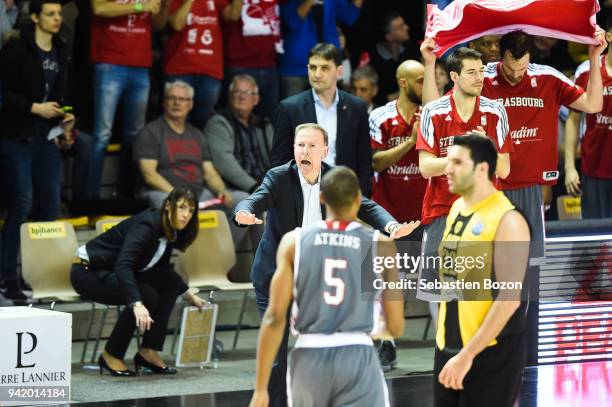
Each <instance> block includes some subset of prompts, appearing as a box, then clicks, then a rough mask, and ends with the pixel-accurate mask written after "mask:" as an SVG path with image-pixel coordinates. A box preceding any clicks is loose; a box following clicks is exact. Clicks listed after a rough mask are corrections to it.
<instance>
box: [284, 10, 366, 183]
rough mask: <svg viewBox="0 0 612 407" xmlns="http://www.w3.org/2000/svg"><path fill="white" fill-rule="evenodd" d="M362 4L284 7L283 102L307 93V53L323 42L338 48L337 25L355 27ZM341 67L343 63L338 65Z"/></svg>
mask: <svg viewBox="0 0 612 407" xmlns="http://www.w3.org/2000/svg"><path fill="white" fill-rule="evenodd" d="M363 1H364V0H325V1H320V0H287V1H286V2H284V3H281V20H282V22H283V28H284V31H283V48H284V52H283V54H281V56H280V63H279V70H280V75H281V97H282V98H283V99H284V98H287V97H289V96H292V95H295V94H297V93H300V92H302V91H303V90H306V89H308V71H307V69H306V66H307V65H308V60H309V59H310V55H309V54H308V51H307V50H310V49H312V47H314V46H315V44H317V43H322V42H323V43H329V44H333V45H334V46H336V47H339V46H340V40H339V38H338V29H337V27H336V24H337V23H338V22H340V23H343V24H346V25H349V26H350V25H352V24H354V23H355V21H356V20H357V17H359V10H360V9H361V6H362V4H363ZM340 63H341V60H340V62H339V63H338V64H337V65H340ZM340 74H341V73H340ZM289 155H290V152H289ZM357 173H359V172H358V171H357Z"/></svg>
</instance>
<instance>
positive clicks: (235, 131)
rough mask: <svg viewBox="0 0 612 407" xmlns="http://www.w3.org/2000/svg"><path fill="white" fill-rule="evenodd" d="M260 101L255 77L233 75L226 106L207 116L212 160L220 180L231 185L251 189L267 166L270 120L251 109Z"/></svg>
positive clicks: (205, 129) (207, 130)
mask: <svg viewBox="0 0 612 407" xmlns="http://www.w3.org/2000/svg"><path fill="white" fill-rule="evenodd" d="M258 103H259V89H258V88H257V82H255V79H254V78H253V77H252V76H250V75H247V74H239V75H236V76H234V79H233V80H232V83H231V84H230V86H229V106H228V107H227V108H225V109H222V110H220V111H219V113H217V114H215V115H214V116H212V117H211V118H210V120H208V122H207V123H206V126H205V127H204V135H205V136H206V139H207V141H208V142H209V144H210V151H211V153H212V160H213V163H214V164H215V168H217V170H218V171H219V174H221V177H222V178H223V180H224V181H225V182H226V183H227V184H228V185H230V186H231V187H233V188H236V189H238V190H241V191H246V192H249V193H250V192H253V191H254V190H255V188H257V186H258V185H259V184H260V182H261V181H262V180H263V177H264V175H265V174H266V171H268V170H269V169H270V149H271V147H272V136H273V134H274V129H273V127H272V124H271V123H270V122H269V121H267V120H266V119H264V118H260V117H258V116H256V115H255V114H254V113H253V109H254V108H255V106H257V104H258Z"/></svg>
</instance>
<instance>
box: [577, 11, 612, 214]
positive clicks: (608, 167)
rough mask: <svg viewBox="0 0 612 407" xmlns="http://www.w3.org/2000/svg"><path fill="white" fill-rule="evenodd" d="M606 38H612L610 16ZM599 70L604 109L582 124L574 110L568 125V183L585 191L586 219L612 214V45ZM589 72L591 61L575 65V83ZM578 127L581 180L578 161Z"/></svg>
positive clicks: (581, 82) (585, 82)
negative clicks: (576, 66) (611, 158)
mask: <svg viewBox="0 0 612 407" xmlns="http://www.w3.org/2000/svg"><path fill="white" fill-rule="evenodd" d="M606 41H607V42H610V41H612V18H611V17H610V16H609V18H608V28H607V32H606ZM599 71H600V73H601V77H602V80H603V109H602V110H601V112H599V113H596V114H587V115H585V116H584V122H582V124H583V126H581V123H580V119H581V114H580V112H577V111H575V110H573V111H571V112H570V114H569V117H568V119H567V123H566V125H565V186H566V188H567V192H568V193H570V194H572V195H582V199H581V207H582V218H583V219H587V218H610V217H612V160H610V156H611V155H612V137H611V135H612V47H608V52H607V54H606V55H602V56H601V57H600V58H599ZM590 72H591V63H590V61H585V62H584V63H582V64H581V65H580V66H579V67H578V69H576V75H575V77H574V79H575V81H576V84H577V85H579V86H582V87H583V88H584V87H586V86H587V85H588V83H589V77H590ZM585 127H586V128H585ZM579 129H580V136H581V139H582V141H581V144H580V150H581V154H580V158H581V172H582V183H581V182H580V177H579V176H578V172H577V171H576V162H575V160H576V146H577V144H578V134H579ZM581 186H582V189H581Z"/></svg>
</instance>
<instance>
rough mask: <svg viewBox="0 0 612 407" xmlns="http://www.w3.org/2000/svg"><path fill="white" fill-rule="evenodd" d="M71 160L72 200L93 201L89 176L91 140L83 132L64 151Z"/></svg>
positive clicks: (91, 169) (91, 156) (91, 154)
mask: <svg viewBox="0 0 612 407" xmlns="http://www.w3.org/2000/svg"><path fill="white" fill-rule="evenodd" d="M66 154H67V155H69V156H71V157H72V158H73V160H72V200H73V201H82V200H88V199H93V197H94V193H93V185H92V183H91V174H92V171H93V167H92V159H93V138H92V137H91V135H89V134H87V133H85V132H82V131H81V132H79V136H78V137H77V138H76V139H74V144H73V145H72V147H71V148H70V149H69V150H68V151H66Z"/></svg>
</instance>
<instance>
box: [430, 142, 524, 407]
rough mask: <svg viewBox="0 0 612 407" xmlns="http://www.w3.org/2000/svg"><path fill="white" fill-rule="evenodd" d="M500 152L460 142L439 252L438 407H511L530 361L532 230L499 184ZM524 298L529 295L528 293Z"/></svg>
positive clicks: (452, 161) (454, 150) (450, 170)
mask: <svg viewBox="0 0 612 407" xmlns="http://www.w3.org/2000/svg"><path fill="white" fill-rule="evenodd" d="M496 159H497V151H496V149H495V146H494V145H493V143H492V142H491V140H490V139H488V138H487V137H481V136H479V135H470V136H465V137H455V140H454V145H453V146H451V147H450V148H449V149H448V161H449V162H448V165H447V167H446V176H447V178H448V185H449V189H450V191H451V192H452V193H455V194H459V195H460V196H461V198H459V199H458V200H457V201H456V202H455V203H454V204H453V206H452V208H451V210H450V213H449V215H448V218H447V221H446V228H445V230H444V235H443V236H444V237H443V239H442V242H441V243H440V246H439V250H438V254H439V256H440V258H441V259H442V261H443V262H442V264H443V265H442V266H441V267H440V280H441V281H442V283H443V284H446V285H448V286H450V287H462V288H463V289H461V290H455V291H454V294H455V296H456V298H457V299H456V300H452V301H447V302H441V304H440V314H439V315H440V316H439V319H438V329H437V334H436V345H437V346H436V355H435V364H434V372H435V375H434V377H435V380H434V382H435V384H434V388H435V392H434V397H435V405H436V406H470V407H473V406H485V405H486V406H496V407H502V406H508V407H510V406H512V405H513V403H514V401H515V399H516V396H517V394H518V390H519V385H520V382H521V377H522V372H523V367H524V366H525V361H526V346H525V335H524V334H523V332H524V327H525V324H524V316H525V309H526V304H527V302H526V301H524V299H523V301H522V298H521V288H522V284H523V283H524V280H525V279H524V277H525V270H526V268H527V258H528V254H529V237H530V232H529V226H528V224H527V222H526V220H525V218H524V217H523V215H522V214H521V213H519V212H518V211H517V210H515V208H514V206H513V205H512V203H511V202H510V201H509V200H508V199H507V198H506V197H505V195H504V194H503V193H502V192H501V191H498V190H497V189H496V188H495V186H494V183H493V182H494V177H495V164H496ZM524 292H527V290H525V291H524Z"/></svg>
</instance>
